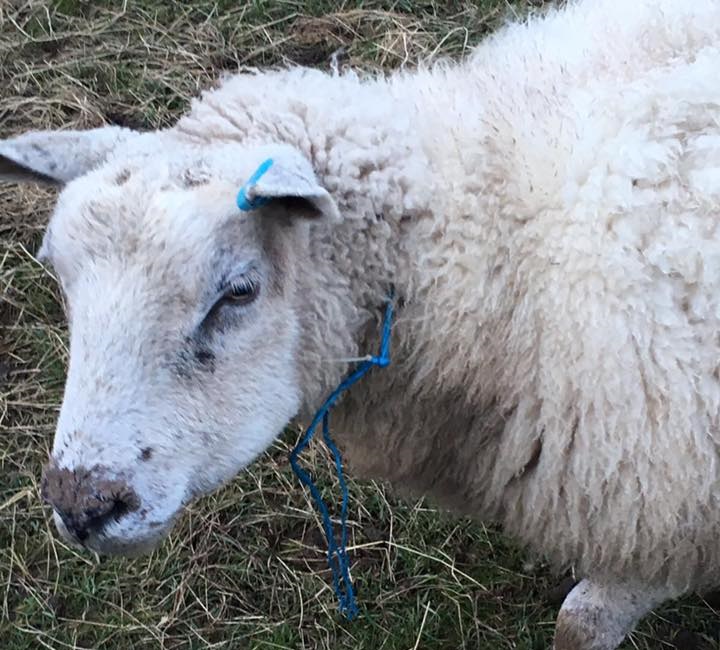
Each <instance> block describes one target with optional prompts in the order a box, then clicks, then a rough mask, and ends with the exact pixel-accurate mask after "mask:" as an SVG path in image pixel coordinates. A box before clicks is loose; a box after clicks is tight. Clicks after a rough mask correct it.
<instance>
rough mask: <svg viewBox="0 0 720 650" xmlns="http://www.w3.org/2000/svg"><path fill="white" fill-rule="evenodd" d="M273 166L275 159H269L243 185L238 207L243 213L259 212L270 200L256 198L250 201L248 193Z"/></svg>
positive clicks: (265, 197)
mask: <svg viewBox="0 0 720 650" xmlns="http://www.w3.org/2000/svg"><path fill="white" fill-rule="evenodd" d="M272 166H273V159H272V158H268V159H267V160H266V161H265V162H263V163H262V164H261V165H260V167H258V168H257V169H256V170H255V173H254V174H253V175H252V176H251V177H250V178H249V179H248V180H247V182H246V183H245V185H243V186H242V187H241V188H240V191H239V192H238V195H237V206H238V208H240V209H241V210H242V211H243V212H250V210H257V209H258V208H259V207H260V206H263V205H265V204H266V203H267V202H268V201H269V200H270V198H269V197H267V196H256V197H255V198H254V199H249V198H248V197H247V191H248V189H249V188H251V187H252V186H253V185H255V184H256V183H257V182H258V181H259V180H260V178H261V177H262V176H263V175H264V174H265V172H267V170H268V169H270V167H272Z"/></svg>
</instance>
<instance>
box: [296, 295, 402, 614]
mask: <svg viewBox="0 0 720 650" xmlns="http://www.w3.org/2000/svg"><path fill="white" fill-rule="evenodd" d="M393 298H394V296H393V293H392V292H391V294H390V297H389V299H388V303H387V306H386V307H385V317H384V319H383V327H382V339H381V341H380V354H378V355H377V356H371V357H369V358H368V359H366V360H365V361H362V362H361V363H360V364H359V365H358V366H357V368H356V369H355V370H353V371H352V372H351V373H350V374H349V375H348V376H347V377H345V379H343V381H341V382H340V384H339V385H338V387H337V388H336V389H335V390H334V391H333V392H332V393H330V396H329V397H328V398H327V399H326V400H325V403H324V404H323V405H322V406H321V407H320V408H319V409H318V411H317V413H315V417H313V419H312V422H311V423H310V426H309V427H308V428H307V430H306V431H305V434H304V435H303V437H302V438H301V439H300V442H298V444H297V445H296V447H295V448H294V449H293V450H292V452H290V465H291V466H292V468H293V471H294V472H295V474H296V475H297V477H298V478H299V479H300V481H301V483H302V484H303V485H305V486H306V487H307V488H308V490H310V494H311V495H312V498H313V500H314V501H315V505H316V507H317V509H318V510H319V511H320V516H321V518H322V522H323V528H324V529H325V537H326V539H327V545H328V550H327V561H328V565H329V567H330V570H331V571H332V577H333V589H334V591H335V594H336V595H337V598H338V601H339V603H340V612H341V613H342V614H343V615H344V616H345V617H346V618H347V619H348V620H350V621H352V620H353V619H354V618H355V617H356V616H357V614H358V607H357V603H356V602H355V591H354V589H353V585H352V580H351V579H350V562H349V561H348V557H347V506H348V488H347V483H346V482H345V477H344V475H343V469H342V459H341V457H340V451H339V450H338V448H337V447H336V446H335V443H334V442H333V440H332V438H331V437H330V409H331V408H332V407H333V406H334V405H335V402H337V400H338V399H339V398H340V395H342V393H343V392H345V391H346V390H347V389H348V388H350V387H351V386H352V385H353V384H354V383H355V382H357V381H358V380H359V379H361V378H362V377H363V376H364V375H365V374H366V373H367V372H368V370H370V369H371V368H372V367H373V366H377V367H379V368H387V366H389V365H390V333H391V328H392V318H393ZM320 422H322V435H323V439H324V440H325V444H326V445H327V446H328V448H329V449H330V452H331V453H332V455H333V459H334V461H335V471H336V472H337V477H338V482H339V483H340V490H341V492H342V502H341V509H340V543H339V544H338V543H337V541H336V538H335V531H334V527H333V523H332V520H331V519H330V512H329V510H328V508H327V505H325V502H324V501H323V498H322V496H321V494H320V490H319V489H318V487H317V485H316V484H315V482H314V481H313V479H312V477H311V476H310V474H308V473H307V472H306V471H305V470H304V469H303V468H302V467H300V465H299V463H298V457H299V455H300V453H301V452H302V451H303V449H305V448H306V447H307V446H308V445H309V444H310V441H311V440H312V437H313V435H315V429H316V428H317V425H318V424H319V423H320ZM343 587H344V588H343Z"/></svg>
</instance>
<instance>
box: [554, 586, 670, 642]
mask: <svg viewBox="0 0 720 650" xmlns="http://www.w3.org/2000/svg"><path fill="white" fill-rule="evenodd" d="M674 595H676V594H671V593H669V591H668V590H664V589H653V588H649V587H647V586H642V585H639V584H632V583H629V582H624V583H618V582H614V583H613V582H607V581H595V580H590V579H585V580H582V581H581V582H579V583H578V584H577V585H576V586H575V588H574V589H573V590H572V591H571V592H570V593H569V594H568V596H567V598H565V602H563V605H562V607H561V608H560V613H559V615H558V619H557V624H556V626H555V645H554V648H555V650H615V648H617V647H618V646H619V645H620V644H621V643H622V641H623V639H624V638H625V636H626V635H627V634H628V633H629V632H630V631H631V630H632V629H633V628H634V627H635V625H636V623H637V622H638V621H639V620H640V619H641V618H642V617H643V616H644V615H645V614H647V613H648V612H649V611H650V610H651V609H653V608H654V607H656V606H657V605H659V604H660V603H662V602H663V601H665V600H668V599H669V598H671V597H673V596H674Z"/></svg>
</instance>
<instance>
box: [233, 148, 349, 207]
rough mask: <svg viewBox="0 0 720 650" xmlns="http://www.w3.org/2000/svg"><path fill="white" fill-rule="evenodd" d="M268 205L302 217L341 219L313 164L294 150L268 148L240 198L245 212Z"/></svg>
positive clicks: (238, 203)
mask: <svg viewBox="0 0 720 650" xmlns="http://www.w3.org/2000/svg"><path fill="white" fill-rule="evenodd" d="M268 203H269V204H271V205H272V204H275V203H277V204H278V205H279V206H284V207H286V208H287V210H288V211H289V212H291V213H292V214H297V215H300V216H305V217H311V218H312V217H326V218H330V219H335V220H339V219H340V212H339V210H338V207H337V204H336V203H335V201H334V199H333V198H332V196H331V195H330V193H329V192H328V191H327V190H326V189H325V188H324V187H322V185H320V183H319V182H318V180H317V178H316V176H315V172H314V171H313V169H312V167H311V165H310V162H309V161H308V160H307V159H306V158H305V157H304V156H302V154H300V152H298V151H296V150H295V149H292V148H291V147H284V146H283V147H273V148H272V149H268V150H267V157H264V159H262V162H260V164H259V165H258V167H257V168H256V170H255V171H254V172H253V173H252V175H251V176H250V178H249V179H248V180H247V182H246V183H245V184H244V185H243V186H242V187H241V188H240V191H239V192H238V195H237V205H238V207H239V208H240V209H241V210H243V211H244V212H248V211H250V210H256V209H257V208H260V207H262V206H263V205H266V204H268Z"/></svg>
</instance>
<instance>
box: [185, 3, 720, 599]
mask: <svg viewBox="0 0 720 650" xmlns="http://www.w3.org/2000/svg"><path fill="white" fill-rule="evenodd" d="M718 43H720V2H717V0H694V1H693V2H692V3H688V2H685V1H684V0H652V1H651V0H636V1H635V2H626V1H625V0H593V1H590V0H585V1H579V2H574V3H570V4H569V5H568V6H567V7H565V8H563V9H559V10H553V11H550V12H549V13H547V14H546V15H544V16H537V17H534V18H532V19H530V20H529V21H527V22H525V23H518V24H512V25H508V26H507V27H506V28H504V29H503V30H501V31H500V32H499V33H498V34H496V35H495V36H493V37H491V38H489V39H488V40H486V41H485V42H484V43H483V44H482V45H481V46H480V47H479V48H477V49H476V50H475V52H474V53H473V55H472V56H471V57H469V58H468V59H467V60H465V61H464V62H462V63H460V64H447V63H443V64H438V65H435V66H431V67H426V68H422V69H420V70H417V71H414V72H401V73H397V74H394V75H392V76H390V77H387V78H363V77H359V76H357V75H354V74H347V75H343V76H330V75H326V74H323V73H320V72H317V71H310V70H303V69H290V70H280V71H273V72H266V73H258V74H245V75H239V76H235V77H232V78H228V79H226V80H225V81H224V83H223V84H222V85H221V86H220V87H219V88H218V89H216V90H214V91H212V92H209V93H206V94H205V95H204V97H203V98H202V99H201V100H198V101H197V102H196V103H195V104H194V106H193V108H192V111H191V112H190V114H189V115H188V116H186V117H185V118H184V119H182V120H181V121H180V123H179V124H178V125H177V127H176V132H177V133H178V134H180V135H181V136H182V137H188V138H192V139H197V140H200V141H208V142H210V141H226V140H241V141H242V142H244V143H263V142H278V141H279V142H287V143H290V144H292V145H294V146H296V147H298V148H299V149H300V150H301V151H303V152H304V153H305V155H306V156H307V157H308V158H309V159H310V160H311V161H312V163H313V165H314V168H315V170H316V172H317V174H318V177H319V178H320V180H321V181H322V183H323V185H324V186H325V187H326V188H327V189H328V190H329V191H330V192H331V194H332V195H333V196H334V198H335V200H336V201H337V202H338V205H339V206H340V209H341V212H342V214H343V222H342V224H340V225H339V226H338V225H333V226H328V225H326V224H318V225H316V226H315V227H314V228H313V230H312V233H311V253H310V256H309V258H308V259H306V260H304V263H303V265H302V270H301V276H302V278H301V282H302V283H303V287H304V288H303V290H302V291H300V292H299V294H300V295H301V297H302V300H303V309H304V310H305V317H304V319H303V335H302V341H303V343H302V347H303V354H302V358H301V359H300V360H299V364H298V367H299V372H301V373H302V375H303V384H302V385H303V386H304V387H305V396H304V397H305V402H306V408H307V409H310V408H312V407H313V406H315V405H317V403H318V401H319V400H321V398H322V396H323V394H324V393H325V391H327V389H328V388H329V387H330V386H331V385H332V384H333V383H334V382H336V381H337V379H338V378H339V377H340V375H341V374H342V373H343V371H344V367H343V366H342V364H338V363H337V362H336V361H335V360H336V359H338V358H345V357H351V356H354V355H356V354H358V353H360V352H363V353H364V352H366V351H368V350H369V349H371V347H372V346H375V345H376V341H377V327H378V317H379V311H380V307H381V305H382V303H383V297H384V295H385V292H386V291H387V287H388V286H389V284H390V283H393V284H394V285H395V287H396V291H397V292H398V294H399V295H400V296H401V298H402V303H403V305H402V308H401V310H400V314H399V320H398V324H397V327H396V331H395V334H394V336H395V338H394V342H393V345H394V351H393V353H394V359H395V361H394V366H393V368H392V369H391V370H390V371H385V372H383V373H375V374H373V375H372V376H371V377H369V378H367V379H366V380H364V383H363V384H361V385H360V386H358V387H357V388H356V389H354V392H353V393H352V394H351V395H350V396H349V397H348V398H347V399H346V400H345V401H344V402H343V403H342V404H341V406H340V407H339V408H338V414H337V415H336V418H339V419H336V420H335V422H336V423H337V425H336V426H337V430H338V431H340V432H343V433H342V443H343V446H344V448H345V451H346V454H347V457H348V459H349V463H350V465H351V467H354V468H355V470H356V472H357V473H360V474H363V475H367V476H373V477H379V478H382V479H387V480H390V481H392V482H394V483H395V484H396V485H398V486H400V487H401V488H405V489H409V490H412V491H416V492H418V491H419V492H423V493H426V494H429V495H431V496H434V497H435V498H436V499H438V500H440V501H441V502H442V503H446V504H449V505H451V506H452V507H454V508H456V509H458V510H460V511H462V512H466V513H470V514H472V515H473V516H476V517H481V518H490V519H495V520H497V521H499V522H501V523H502V524H503V526H504V527H505V529H506V530H507V531H509V532H510V533H512V534H514V535H516V536H517V537H518V538H520V539H522V540H523V541H525V542H526V543H528V544H529V545H530V546H531V547H532V548H534V549H535V550H536V551H538V552H540V553H543V554H546V555H547V556H549V557H550V558H552V560H553V561H554V562H556V563H557V565H559V566H567V565H573V566H575V568H576V570H577V571H578V573H580V574H581V575H605V576H607V575H610V576H624V577H627V576H635V577H637V578H639V579H641V580H644V581H647V582H653V583H659V584H663V585H667V586H669V587H670V588H671V589H673V590H675V591H677V592H678V593H679V592H682V591H685V590H688V589H691V588H696V587H700V586H702V585H705V584H712V583H713V582H717V581H718V580H720V571H719V567H720V546H719V545H718V544H717V540H718V539H720V515H719V514H718V513H720V508H719V507H718V506H719V505H720V504H719V500H720V467H719V465H718V458H719V452H720V428H719V424H720V423H719V420H718V413H719V412H720V366H719V362H720V339H719V338H718V334H717V333H718V331H720V243H718V242H719V241H720V233H719V232H718V225H719V224H720V119H719V118H718V116H719V115H720V48H719V47H718V45H717V44H718Z"/></svg>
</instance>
